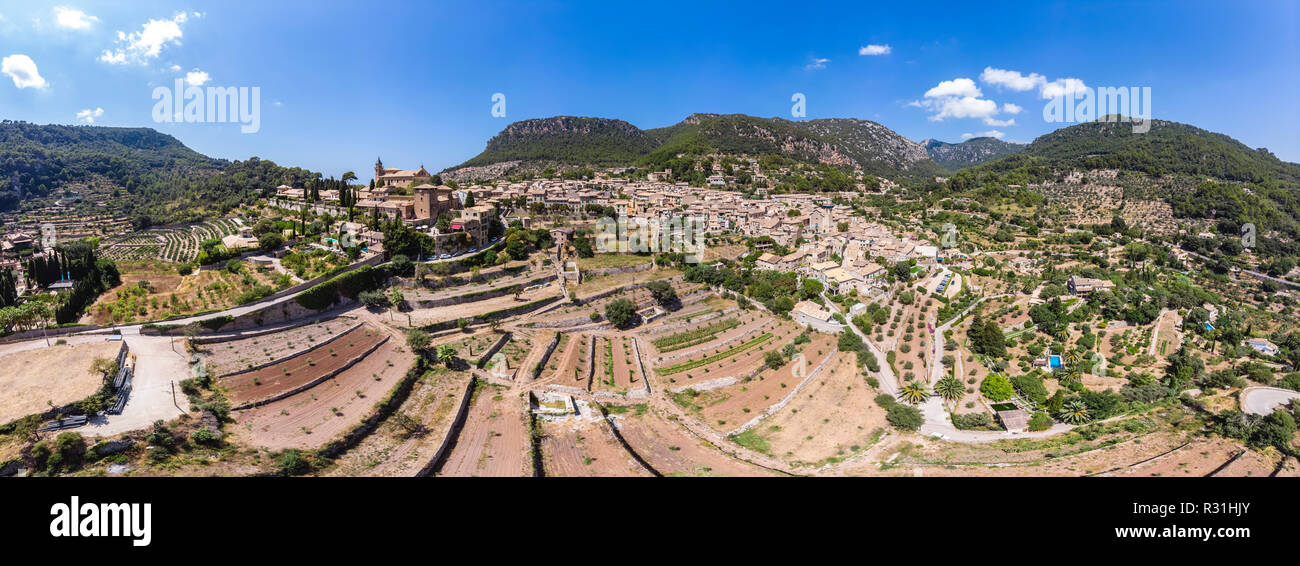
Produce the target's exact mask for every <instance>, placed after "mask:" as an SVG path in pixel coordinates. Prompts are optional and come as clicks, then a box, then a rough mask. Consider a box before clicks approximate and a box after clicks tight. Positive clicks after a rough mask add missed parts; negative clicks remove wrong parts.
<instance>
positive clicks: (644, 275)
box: [574, 269, 682, 300]
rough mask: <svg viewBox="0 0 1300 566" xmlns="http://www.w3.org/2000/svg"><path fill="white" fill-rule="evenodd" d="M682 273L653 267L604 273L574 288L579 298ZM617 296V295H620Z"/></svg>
mask: <svg viewBox="0 0 1300 566" xmlns="http://www.w3.org/2000/svg"><path fill="white" fill-rule="evenodd" d="M681 274H682V272H681V271H680V270H677V269H652V270H649V271H636V272H632V273H619V274H616V275H604V276H600V277H595V278H592V279H588V280H586V281H583V282H582V284H581V285H578V286H577V287H576V288H574V293H575V294H576V295H577V296H578V297H579V298H586V297H590V296H592V295H595V294H597V293H600V292H602V291H608V290H610V289H613V288H616V287H628V286H630V285H634V284H638V283H649V282H651V281H658V280H660V279H667V278H669V277H676V276H678V275H681ZM679 294H680V293H679ZM615 296H616V297H617V296H618V295H615ZM602 300H604V299H602Z"/></svg>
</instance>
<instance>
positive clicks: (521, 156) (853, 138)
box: [443, 113, 943, 179]
mask: <svg viewBox="0 0 1300 566" xmlns="http://www.w3.org/2000/svg"><path fill="white" fill-rule="evenodd" d="M711 153H718V154H725V155H748V156H751V157H758V156H762V155H769V154H775V155H780V156H783V157H787V158H791V159H794V160H796V161H801V162H805V163H816V164H822V165H835V166H844V167H854V168H861V169H862V170H863V171H864V172H865V173H869V174H873V175H889V176H902V177H908V178H914V179H920V178H924V177H928V176H932V175H934V174H937V173H940V172H942V171H943V169H942V168H941V167H940V166H938V165H937V164H935V163H934V162H933V160H932V159H931V158H930V156H929V155H928V154H927V153H926V152H925V149H924V148H923V147H922V146H921V145H920V144H917V143H916V142H914V141H911V140H910V139H908V138H906V137H904V136H902V135H900V134H898V133H896V132H894V131H893V130H890V129H889V128H888V127H886V126H884V125H881V124H879V123H876V122H872V121H869V120H860V119H856V118H823V119H815V120H800V121H792V120H786V119H784V118H778V117H773V118H760V117H755V116H749V115H745V114H710V113H695V114H691V115H689V116H687V117H686V118H685V119H683V120H682V121H681V122H678V123H676V124H672V125H670V126H665V127H662V128H651V129H646V130H642V129H640V128H638V127H636V126H634V125H632V124H629V123H627V122H625V121H623V120H618V119H614V118H597V117H588V116H552V117H547V118H531V119H528V120H521V121H518V122H514V123H511V124H510V125H508V126H506V128H505V129H503V130H502V131H501V132H500V133H498V134H497V135H496V136H493V137H492V138H491V139H490V140H488V142H487V144H486V146H485V148H484V150H483V152H481V153H479V154H478V155H476V156H474V157H472V158H470V159H468V160H466V161H465V162H463V163H461V164H459V165H456V166H453V167H448V168H447V169H445V170H444V171H443V172H444V173H448V172H450V173H454V172H456V171H458V170H461V169H464V168H467V167H485V166H491V165H493V164H499V163H505V162H511V161H519V162H521V163H520V164H519V165H521V166H528V165H535V164H539V163H545V164H561V165H598V166H611V165H650V166H661V165H663V164H664V163H666V162H667V161H669V160H671V159H673V158H675V157H676V156H678V155H682V154H687V155H703V154H711Z"/></svg>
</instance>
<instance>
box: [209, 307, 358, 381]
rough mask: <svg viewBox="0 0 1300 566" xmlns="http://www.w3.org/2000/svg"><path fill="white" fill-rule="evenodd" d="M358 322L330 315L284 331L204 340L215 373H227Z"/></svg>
mask: <svg viewBox="0 0 1300 566" xmlns="http://www.w3.org/2000/svg"><path fill="white" fill-rule="evenodd" d="M356 324H357V321H356V319H354V318H351V317H337V318H330V319H326V320H321V321H318V322H313V323H311V324H307V325H303V326H299V327H297V328H293V329H289V330H285V331H284V332H276V333H273V334H267V335H264V336H256V337H252V338H244V339H241V340H231V341H229V342H216V343H212V344H204V345H203V351H204V353H205V354H207V356H208V358H207V363H208V365H209V368H210V369H211V370H212V373H213V374H214V375H225V374H228V373H234V372H237V371H241V370H245V369H248V368H249V367H251V366H255V365H258V364H264V363H267V362H270V361H274V360H278V359H280V358H285V357H288V356H291V355H293V354H295V353H297V352H301V351H303V350H307V349H310V348H312V347H314V346H315V345H316V344H319V343H321V342H324V341H326V340H329V339H330V338H333V337H334V336H335V335H336V334H338V333H340V332H343V331H346V330H347V329H349V328H351V327H353V326H355V325H356Z"/></svg>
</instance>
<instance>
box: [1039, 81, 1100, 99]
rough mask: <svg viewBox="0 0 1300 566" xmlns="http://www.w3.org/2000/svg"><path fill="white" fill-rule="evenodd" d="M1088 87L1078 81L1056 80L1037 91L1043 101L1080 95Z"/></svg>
mask: <svg viewBox="0 0 1300 566" xmlns="http://www.w3.org/2000/svg"><path fill="white" fill-rule="evenodd" d="M1087 88H1088V85H1085V84H1083V81H1081V80H1079V79H1056V80H1054V81H1052V82H1050V83H1046V84H1044V85H1043V88H1041V89H1039V91H1038V94H1039V96H1041V97H1043V98H1044V99H1048V98H1058V97H1062V96H1070V95H1073V94H1075V93H1082V92H1083V91H1085V90H1087Z"/></svg>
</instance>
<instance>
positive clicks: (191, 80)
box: [185, 69, 212, 86]
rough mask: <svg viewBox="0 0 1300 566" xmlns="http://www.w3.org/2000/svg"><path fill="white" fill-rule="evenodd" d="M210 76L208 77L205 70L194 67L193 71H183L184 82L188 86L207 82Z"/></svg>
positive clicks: (201, 84)
mask: <svg viewBox="0 0 1300 566" xmlns="http://www.w3.org/2000/svg"><path fill="white" fill-rule="evenodd" d="M211 78H212V77H209V76H208V74H207V73H206V72H204V71H200V70H198V69H194V70H193V71H190V72H188V73H185V84H187V85H190V86H203V85H204V83H207V82H208V80H209V79H211Z"/></svg>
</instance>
